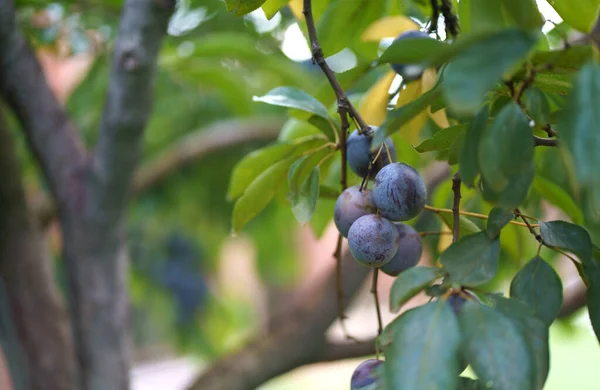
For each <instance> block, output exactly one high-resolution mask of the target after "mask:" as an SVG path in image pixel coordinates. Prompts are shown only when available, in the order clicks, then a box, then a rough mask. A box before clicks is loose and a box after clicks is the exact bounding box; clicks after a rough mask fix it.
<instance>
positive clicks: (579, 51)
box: [531, 45, 593, 73]
mask: <svg viewBox="0 0 600 390" xmlns="http://www.w3.org/2000/svg"><path fill="white" fill-rule="evenodd" d="M592 52H593V49H592V47H591V46H587V45H576V46H570V47H569V48H568V49H561V50H552V51H540V52H536V53H535V54H534V55H533V56H532V57H531V63H532V65H535V66H543V65H546V64H552V69H551V72H553V73H554V72H576V71H577V70H579V68H581V67H582V66H583V65H584V64H585V63H587V62H588V61H589V60H591V59H592Z"/></svg>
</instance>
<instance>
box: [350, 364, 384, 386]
mask: <svg viewBox="0 0 600 390" xmlns="http://www.w3.org/2000/svg"><path fill="white" fill-rule="evenodd" d="M382 364H383V360H378V359H369V360H365V361H364V362H362V363H360V364H359V365H358V367H356V369H355V370H354V372H353V373H352V378H351V379H350V389H351V390H379V389H383V386H380V382H381V380H380V372H379V370H380V368H381V367H382Z"/></svg>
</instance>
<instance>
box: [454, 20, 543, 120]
mask: <svg viewBox="0 0 600 390" xmlns="http://www.w3.org/2000/svg"><path fill="white" fill-rule="evenodd" d="M536 41H537V38H536V37H535V36H534V35H532V34H529V33H525V32H523V31H521V30H517V29H508V30H503V31H500V32H498V33H495V34H493V35H490V36H489V37H486V38H484V39H481V40H480V41H478V42H477V43H475V44H473V45H471V46H469V47H467V48H466V49H464V50H463V52H461V53H460V54H459V55H458V56H457V57H456V58H455V59H454V60H453V61H452V62H450V63H449V64H448V67H447V69H446V71H445V72H444V88H443V90H444V95H445V97H446V101H448V105H449V107H450V108H451V109H452V110H454V111H456V112H457V113H459V114H473V113H475V112H476V111H477V110H478V109H479V107H480V106H481V103H482V102H483V99H484V97H485V95H486V93H487V92H488V91H489V90H491V89H492V88H493V87H494V85H495V84H496V83H498V82H500V81H501V79H502V76H503V75H504V74H505V73H506V72H507V71H509V70H511V68H512V67H514V66H515V65H517V64H518V63H519V62H520V61H522V60H523V59H524V58H525V55H526V54H527V53H528V52H529V50H531V48H532V47H533V46H534V45H535V43H536Z"/></svg>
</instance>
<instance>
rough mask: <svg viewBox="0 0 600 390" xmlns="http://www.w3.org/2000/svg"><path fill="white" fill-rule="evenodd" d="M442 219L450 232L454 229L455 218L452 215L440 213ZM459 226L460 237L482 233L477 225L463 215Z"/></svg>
mask: <svg viewBox="0 0 600 390" xmlns="http://www.w3.org/2000/svg"><path fill="white" fill-rule="evenodd" d="M439 216H440V219H441V220H442V222H444V224H445V225H446V226H448V228H449V229H450V230H453V229H454V216H453V215H452V214H450V213H440V214H439ZM458 226H459V232H458V233H459V237H464V236H468V235H471V234H473V233H478V232H480V231H481V229H479V227H478V226H477V225H475V223H474V222H473V221H471V220H470V219H469V218H467V217H465V216H464V215H461V216H460V217H459V218H458Z"/></svg>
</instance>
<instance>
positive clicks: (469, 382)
mask: <svg viewBox="0 0 600 390" xmlns="http://www.w3.org/2000/svg"><path fill="white" fill-rule="evenodd" d="M461 3H462V1H461ZM456 390H487V387H486V386H485V384H483V383H481V382H480V381H477V380H473V379H471V378H466V377H464V376H461V377H458V386H457V387H456Z"/></svg>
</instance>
